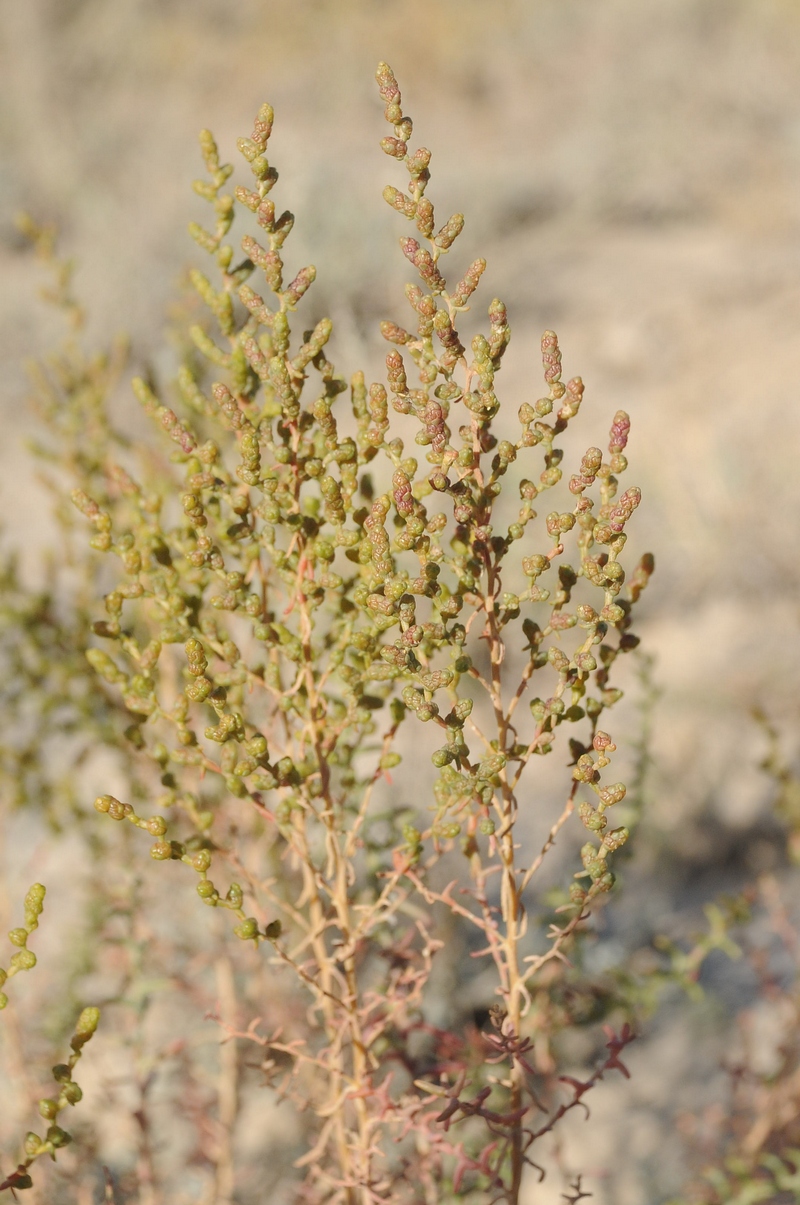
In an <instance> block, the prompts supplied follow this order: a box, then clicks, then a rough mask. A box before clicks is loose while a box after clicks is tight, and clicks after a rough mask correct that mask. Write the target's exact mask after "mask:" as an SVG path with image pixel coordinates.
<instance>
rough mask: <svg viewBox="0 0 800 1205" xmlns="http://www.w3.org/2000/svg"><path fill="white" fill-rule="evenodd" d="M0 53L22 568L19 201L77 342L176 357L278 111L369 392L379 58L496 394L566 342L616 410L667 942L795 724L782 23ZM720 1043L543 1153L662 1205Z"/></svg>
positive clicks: (388, 229) (798, 655)
mask: <svg viewBox="0 0 800 1205" xmlns="http://www.w3.org/2000/svg"><path fill="white" fill-rule="evenodd" d="M0 35H1V36H2V51H1V52H0V53H1V54H2V61H1V63H0V68H1V70H2V80H3V84H2V96H1V102H2V109H1V110H0V145H1V146H2V161H3V169H2V176H1V177H0V273H2V280H3V287H2V293H0V354H2V361H3V365H4V371H3V376H2V379H0V418H1V420H2V423H3V440H2V445H0V487H1V488H0V498H1V499H2V515H3V521H4V524H5V527H6V533H7V537H8V539H9V540H10V541H11V542H12V543H16V544H17V545H19V546H20V547H22V548H23V549H24V550H25V564H26V567H27V570H28V572H30V573H31V574H35V555H34V553H33V552H32V549H35V548H37V547H40V546H42V545H43V544H46V542H47V538H48V528H47V519H46V513H47V504H46V502H45V500H44V498H43V495H42V493H41V491H40V490H39V488H38V487H37V485H36V482H35V480H34V476H33V471H32V469H31V464H30V461H29V460H28V459H27V458H26V457H25V456H24V455H22V454H21V451H20V448H21V441H22V440H23V438H24V437H25V436H27V435H30V434H31V433H32V431H33V429H34V423H33V420H32V419H31V417H30V416H29V415H28V414H26V412H25V410H24V408H23V406H22V405H21V399H22V397H23V396H24V389H25V385H24V375H23V370H22V367H21V362H22V360H23V358H24V357H26V356H30V355H32V354H36V353H37V352H40V351H41V350H43V349H45V348H46V346H47V344H48V342H49V341H50V340H51V339H52V337H53V335H54V332H55V329H56V328H55V326H54V323H53V320H52V319H51V318H49V317H47V316H44V317H43V315H42V310H41V308H40V305H39V303H38V302H37V300H36V289H37V287H38V283H39V281H38V276H37V270H36V269H35V268H34V267H33V266H32V261H31V259H30V258H29V256H28V255H27V254H26V253H25V251H24V248H23V246H22V243H21V240H20V239H19V237H18V236H17V234H16V233H15V230H14V226H13V222H12V217H13V214H14V212H15V211H16V210H17V209H20V208H25V209H28V210H30V211H31V212H32V213H33V214H34V215H35V216H36V217H37V218H43V219H48V220H53V221H55V222H56V223H57V224H58V225H59V227H60V228H61V231H62V233H63V244H64V246H65V247H66V248H67V249H68V251H69V252H70V254H73V255H74V256H75V257H76V258H77V260H78V261H79V265H80V266H79V270H78V274H77V282H78V287H79V289H80V291H81V293H82V295H83V297H84V299H85V301H86V304H87V307H88V309H89V312H90V332H91V334H92V336H95V337H97V338H103V337H107V336H109V335H110V334H111V333H113V332H114V331H116V330H117V329H120V328H124V329H125V330H126V331H127V332H128V333H129V334H130V335H131V337H132V340H133V346H134V352H135V356H136V357H137V358H138V359H140V360H148V361H150V362H153V363H154V364H156V366H158V365H160V364H162V363H165V362H166V361H165V355H164V351H163V348H162V343H161V335H160V330H161V327H162V324H163V319H164V314H165V312H166V310H167V307H168V305H169V301H170V298H171V296H172V295H173V294H174V290H175V283H176V280H177V279H178V277H179V275H180V274H181V272H182V270H183V269H184V267H185V265H186V264H187V263H189V262H192V261H193V262H197V253H196V249H195V248H194V245H193V244H192V242H191V240H190V239H189V237H188V235H186V233H185V228H186V222H187V220H188V219H189V218H190V217H192V216H194V217H197V216H200V215H201V212H202V203H201V202H199V201H198V199H197V198H195V197H194V195H193V194H192V192H191V189H190V184H191V180H192V178H193V177H194V176H195V175H199V174H200V167H201V164H200V159H199V155H198V152H197V149H196V141H195V139H196V133H197V131H198V130H199V129H200V128H201V127H203V126H210V127H211V128H212V129H213V130H214V132H215V134H216V135H217V137H218V140H219V142H220V145H221V147H222V148H223V152H224V154H225V155H226V156H228V157H229V156H230V155H232V154H234V153H235V152H234V143H235V138H236V136H237V135H240V134H246V133H248V132H249V122H250V120H251V117H252V114H253V112H254V111H255V109H256V108H257V106H258V104H259V103H260V102H261V101H262V100H263V99H269V100H270V101H271V103H272V104H273V105H274V107H275V111H276V128H275V134H274V136H273V139H272V142H271V158H273V159H274V162H275V164H276V165H277V166H278V168H279V170H280V172H281V180H280V182H279V184H278V186H277V190H276V196H278V198H279V201H280V202H281V203H285V204H286V205H288V206H289V207H290V208H291V209H292V210H293V211H294V212H295V214H296V216H297V223H296V228H295V229H296V233H295V234H293V236H292V240H291V242H290V243H289V244H288V246H287V252H288V256H289V259H290V262H291V263H296V264H297V266H300V265H301V263H305V262H308V261H309V260H313V262H314V263H315V264H316V266H317V269H318V284H317V285H316V286H315V293H316V297H315V300H314V302H313V304H312V308H314V307H316V309H315V313H316V312H317V311H322V310H329V311H330V312H331V314H332V316H333V317H334V319H335V321H336V323H337V335H336V342H335V343H334V349H335V359H336V361H337V364H338V365H340V366H341V368H343V369H344V370H345V371H347V372H350V371H353V370H354V369H355V368H356V367H364V368H365V369H366V370H367V371H368V372H370V371H371V372H372V373H373V375H377V374H379V373H380V371H381V355H382V350H383V345H382V343H381V340H380V337H379V336H378V334H377V322H378V320H379V319H380V318H382V317H391V318H394V319H396V320H398V321H402V320H403V317H404V306H405V302H404V300H403V297H402V282H403V281H404V280H405V278H406V272H405V270H404V261H403V259H402V256H401V255H400V253H399V251H398V249H397V237H398V233H399V231H400V229H401V222H400V219H398V217H397V215H396V214H393V213H392V212H391V211H390V210H389V209H388V207H387V206H386V205H385V204H384V203H383V201H382V200H381V196H380V194H381V190H382V188H383V185H384V184H385V183H387V182H389V181H392V182H394V183H396V184H398V185H399V184H400V183H401V181H400V179H399V178H398V171H397V168H396V167H395V166H394V165H393V163H392V161H391V160H389V159H386V158H384V156H382V155H381V153H380V150H379V149H378V147H377V142H378V139H379V138H380V137H382V136H383V133H384V129H383V128H382V127H383V120H382V115H381V109H380V104H379V102H378V100H377V96H376V88H375V85H374V82H373V73H374V69H375V65H376V63H377V61H378V60H379V59H382V58H385V59H388V60H389V61H390V62H391V63H392V65H393V67H394V68H395V71H396V73H397V75H398V77H399V79H400V82H401V86H402V88H403V93H404V101H405V104H406V108H407V110H408V112H409V113H410V114H411V115H412V117H414V118H415V122H416V129H415V139H416V138H417V137H418V138H419V141H420V142H421V143H423V144H424V145H427V146H429V147H430V148H431V149H432V151H433V163H432V176H433V178H432V184H431V186H430V190H429V195H430V196H431V197H432V199H433V200H434V202H435V204H436V205H437V211H438V213H439V214H441V215H442V217H444V216H446V213H449V212H451V211H453V210H463V211H464V212H465V213H466V215H467V227H466V230H465V233H464V235H462V239H461V242H460V244H459V248H460V249H461V248H463V251H462V252H461V254H462V256H463V259H464V262H465V264H466V262H468V259H470V258H472V257H473V256H474V255H477V254H480V255H483V256H485V258H486V259H487V260H488V264H489V267H488V270H487V273H486V277H485V279H486V280H487V281H488V282H489V283H488V285H486V286H484V289H483V293H484V295H485V297H486V298H487V299H488V298H489V297H491V296H493V295H497V296H500V297H501V298H503V299H504V300H505V301H506V302H507V304H508V306H509V309H510V311H511V317H512V323H513V330H514V336H513V342H512V344H511V348H510V350H509V353H508V356H507V360H506V367H505V368H504V372H503V376H502V377H501V378H500V381H499V384H501V386H502V388H501V397H502V399H503V400H504V403H505V404H507V406H508V407H509V409H510V411H511V413H512V414H515V413H516V409H517V407H518V405H519V404H520V402H521V401H523V400H526V399H533V398H534V397H536V396H538V391H539V388H540V380H541V375H540V367H539V363H540V362H539V356H538V340H539V336H540V334H541V331H542V330H543V329H544V328H545V327H553V328H554V329H556V330H557V331H558V333H559V336H560V340H561V346H562V350H563V354H564V364H565V370H566V372H567V373H568V374H569V375H573V374H576V373H577V374H580V375H581V376H583V378H584V380H585V382H586V384H587V395H586V401H585V403H584V406H585V409H584V411H583V412H582V416H581V418H582V431H583V433H584V436H585V439H586V443H587V444H588V443H602V442H603V439H604V436H605V433H606V430H607V427H608V425H609V421H610V416H611V414H612V413H613V411H614V410H615V409H616V408H617V407H619V406H622V407H624V408H625V409H627V410H629V412H630V413H631V415H632V419H633V434H632V437H631V441H630V444H629V459H630V463H631V470H630V476H632V477H633V478H635V479H636V481H637V482H638V483H639V484H640V485H641V487H642V489H643V492H644V499H645V501H644V504H643V506H642V507H641V509H640V510H639V511H638V512H637V515H636V520H635V537H636V542H637V544H638V545H639V547H640V548H641V549H642V550H644V548H646V547H647V548H651V549H652V550H653V551H654V552H655V554H656V559H657V575H656V577H655V578H654V580H653V583H652V585H651V587H650V590H649V591H648V596H647V597H646V601H645V602H643V604H642V613H643V623H642V624H641V625H640V631H641V632H642V634H643V636H644V639H645V644H646V647H647V648H648V649H649V650H650V651H651V652H653V653H655V654H656V656H657V665H656V670H655V673H656V679H657V681H658V684H659V686H660V687H661V688H662V691H663V695H662V698H661V701H660V703H659V708H658V712H657V727H656V735H655V738H654V742H653V755H654V758H655V769H654V772H653V774H652V776H651V781H650V795H651V800H650V807H651V818H652V821H651V823H652V828H653V834H655V835H653V836H652V838H651V839H652V840H653V841H654V842H655V844H656V846H658V842H663V843H664V847H665V848H666V847H669V848H670V849H671V850H672V851H673V853H672V854H671V855H670V856H673V857H674V856H679V857H685V858H687V859H688V862H687V865H690V866H692V867H694V868H695V870H694V871H693V872H692V873H693V874H695V879H694V882H693V880H692V875H691V874H690V875H689V878H688V879H686V878H684V880H682V881H683V882H684V883H688V887H687V891H686V894H685V896H684V897H683V898H677V897H676V895H675V893H674V891H673V892H672V893H671V892H670V889H669V887H668V886H665V887H658V888H656V889H653V890H654V896H653V898H652V899H650V900H649V902H648V899H647V898H646V897H647V891H646V888H645V886H644V880H637V878H636V875H635V873H634V872H632V876H631V877H632V883H631V890H632V891H634V892H638V893H639V894H638V895H637V896H636V897H635V898H636V899H637V900H638V905H637V906H641V907H643V908H649V909H650V910H651V911H652V910H653V909H655V910H656V911H657V910H658V909H659V908H661V909H663V910H664V912H665V917H664V920H665V924H666V923H667V921H668V920H669V919H670V918H671V917H673V916H674V915H677V914H681V912H682V910H685V909H686V908H690V907H695V906H696V905H697V904H698V901H699V900H700V898H701V897H705V896H708V895H711V894H713V892H714V890H715V883H716V882H717V880H718V878H719V876H718V875H715V869H714V867H715V856H716V852H715V839H716V838H715V839H712V840H709V838H708V837H707V835H706V836H704V835H703V834H704V832H705V833H706V834H707V833H708V832H709V831H710V832H712V833H719V832H723V831H726V830H729V831H732V832H733V833H734V838H733V845H734V846H736V842H737V840H738V841H739V843H740V847H739V855H740V860H741V862H742V864H743V865H745V864H746V863H747V858H748V856H750V851H751V850H752V849H753V848H754V843H753V842H752V841H750V840H749V837H748V839H747V840H745V836H744V835H743V834H746V833H747V834H749V833H750V832H751V827H750V826H752V824H753V823H754V822H756V821H757V819H758V817H759V816H761V815H762V814H763V811H764V808H765V805H766V803H767V801H768V798H769V793H770V788H769V783H768V782H767V780H766V779H765V778H764V777H763V776H762V775H761V774H760V772H759V771H758V768H757V762H758V757H759V754H760V751H761V740H760V737H759V735H758V732H757V729H756V728H755V726H754V724H753V722H752V720H751V718H750V710H751V708H752V707H753V706H755V705H757V704H758V705H761V706H763V707H764V708H765V709H767V710H768V711H770V712H772V713H774V714H776V715H781V714H785V713H790V714H793V713H792V712H791V709H792V707H796V698H797V686H796V683H797V680H798V675H799V674H800V638H799V637H800V605H799V604H798V586H799V585H800V569H798V551H800V539H799V538H798V533H799V532H800V528H799V527H798V514H800V471H799V469H798V466H800V384H799V382H800V337H798V325H800V84H799V83H798V80H800V9H798V7H797V5H796V4H795V3H793V2H792V0H671V2H670V3H669V4H665V3H663V0H490V2H488V3H487V2H486V0H439V3H437V4H436V5H432V4H430V3H429V2H428V0H404V3H402V4H386V3H381V2H379V0H316V2H314V0H296V2H294V3H286V4H282V5H280V4H278V3H275V2H274V0H260V2H259V0H239V2H238V3H237V4H235V5H233V4H229V3H226V2H225V0H115V2H114V3H113V4H109V3H103V2H101V0H29V2H28V3H22V4H15V5H7V6H6V7H5V8H4V10H3V13H2V16H0ZM503 378H504V379H503ZM126 404H130V406H131V407H132V408H133V407H134V406H135V403H134V402H133V400H132V399H130V402H129V403H126ZM582 438H583V437H582ZM632 530H633V528H632ZM629 715H630V722H631V724H632V725H635V723H636V716H635V712H634V711H633V709H631V710H630V712H629ZM709 826H710V828H709ZM736 834H739V837H736ZM719 840H720V841H722V838H719ZM703 841H705V842H706V845H705V846H702V848H701V845H702V842H703ZM725 842H727V844H726V848H730V847H731V843H730V841H729V840H728V838H725ZM698 850H699V851H700V852H699V853H698ZM739 855H737V856H739ZM752 856H753V857H754V858H756V860H757V859H758V858H759V857H760V858H762V861H763V859H766V861H767V862H768V861H769V850H765V849H763V848H762V849H761V853H760V854H758V852H756V854H753V855H752ZM759 868H761V867H760V865H756V864H754V865H753V867H752V869H753V870H756V869H759ZM652 881H653V880H651V882H652ZM654 901H655V902H654ZM704 1023H706V1024H711V1021H709V1020H708V1017H707V1018H706V1022H704ZM709 1058H710V1061H709V1062H704V1061H703V1059H700V1058H698V1055H697V1042H696V1034H695V1035H694V1036H693V1037H692V1038H691V1040H690V1039H689V1038H687V1037H686V1036H685V1035H684V1033H683V1032H682V1031H681V1030H680V1029H679V1027H677V1026H675V1025H671V1024H670V1022H669V1020H668V1019H667V1020H665V1021H664V1022H663V1024H662V1025H661V1027H660V1028H659V1026H658V1025H657V1026H656V1027H655V1030H654V1033H653V1035H652V1037H651V1038H650V1039H649V1040H648V1042H647V1043H646V1044H645V1043H642V1047H641V1049H640V1050H639V1051H638V1052H637V1053H635V1054H634V1056H633V1058H632V1059H631V1063H632V1067H633V1069H634V1070H635V1075H634V1079H633V1081H632V1084H631V1085H626V1086H625V1088H624V1091H623V1090H619V1089H618V1088H616V1087H614V1088H609V1089H608V1090H606V1089H603V1090H602V1091H603V1092H605V1096H604V1097H603V1101H602V1104H599V1105H597V1106H596V1107H595V1116H594V1118H593V1121H592V1123H591V1125H590V1126H588V1127H582V1126H581V1127H573V1130H572V1131H570V1133H569V1136H568V1138H567V1143H566V1147H565V1155H564V1158H565V1161H566V1163H567V1164H572V1165H573V1166H574V1168H575V1170H583V1171H584V1172H585V1173H586V1176H587V1180H590V1181H591V1185H590V1186H591V1188H592V1191H594V1192H595V1194H596V1197H595V1199H596V1200H597V1201H598V1203H600V1202H608V1205H610V1203H611V1202H613V1203H614V1205H628V1203H630V1205H634V1203H636V1205H639V1203H641V1202H648V1203H652V1205H655V1203H656V1202H657V1201H659V1200H663V1199H665V1197H666V1195H667V1193H668V1191H669V1190H670V1189H671V1188H672V1187H674V1185H675V1183H676V1181H678V1182H679V1181H680V1167H679V1166H678V1167H677V1168H676V1166H675V1163H676V1160H677V1161H678V1163H679V1162H680V1153H679V1149H678V1147H677V1146H676V1139H675V1137H674V1132H673V1127H672V1124H671V1122H670V1120H669V1119H670V1117H671V1116H672V1110H673V1108H674V1107H675V1106H676V1105H679V1106H680V1105H681V1104H684V1105H686V1104H688V1105H691V1104H692V1103H694V1101H695V1099H696V1098H697V1094H698V1093H701V1094H702V1092H701V1089H702V1088H703V1086H704V1085H706V1084H707V1082H708V1080H709V1078H713V1075H712V1071H713V1058H711V1056H709ZM698 1077H700V1079H698ZM700 1080H702V1083H700ZM623 1155H624V1158H623ZM558 1191H559V1186H558V1185H557V1184H556V1182H555V1181H553V1184H552V1187H551V1188H549V1189H547V1191H545V1188H544V1187H543V1188H542V1189H539V1190H537V1193H536V1194H534V1196H532V1197H531V1200H533V1199H535V1200H536V1201H537V1202H542V1203H544V1202H549V1201H550V1200H551V1197H552V1200H554V1201H555V1200H557V1199H558ZM548 1194H551V1195H548ZM604 1194H605V1195H604Z"/></svg>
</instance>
